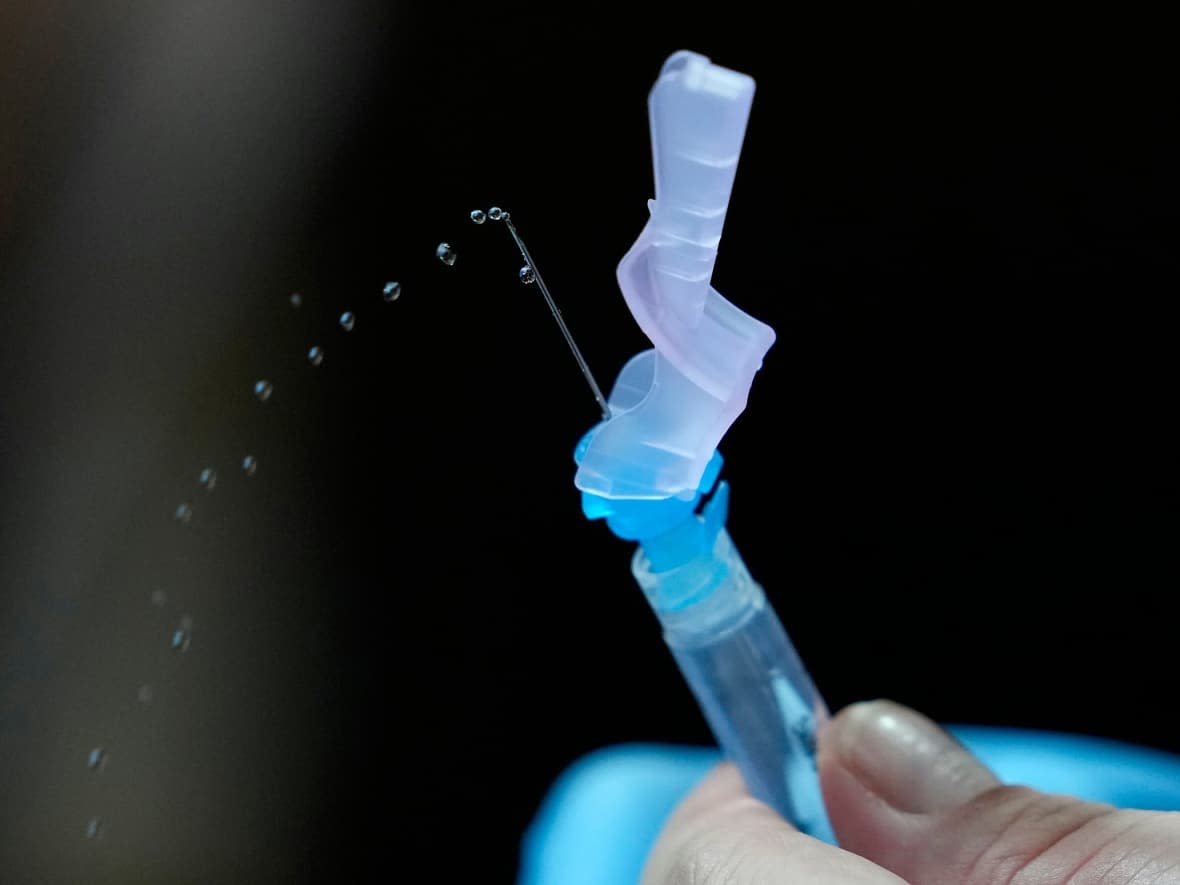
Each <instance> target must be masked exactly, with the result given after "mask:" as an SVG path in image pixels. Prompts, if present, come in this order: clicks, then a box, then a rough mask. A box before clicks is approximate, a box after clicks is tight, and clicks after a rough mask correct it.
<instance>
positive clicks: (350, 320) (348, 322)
mask: <svg viewBox="0 0 1180 885" xmlns="http://www.w3.org/2000/svg"><path fill="white" fill-rule="evenodd" d="M355 325H356V317H355V316H354V315H353V313H352V311H351V310H346V311H344V313H342V314H340V328H341V329H343V330H344V331H345V332H351V331H352V327H353V326H355Z"/></svg>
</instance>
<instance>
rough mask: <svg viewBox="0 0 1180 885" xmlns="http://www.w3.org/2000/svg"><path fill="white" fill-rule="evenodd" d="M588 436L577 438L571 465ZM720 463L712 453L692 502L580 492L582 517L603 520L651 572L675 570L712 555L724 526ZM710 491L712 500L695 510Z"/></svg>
mask: <svg viewBox="0 0 1180 885" xmlns="http://www.w3.org/2000/svg"><path fill="white" fill-rule="evenodd" d="M593 433H594V431H593V430H591V431H590V432H589V433H587V434H586V435H585V436H584V437H582V439H581V440H580V441H579V443H578V445H577V448H575V450H574V461H575V462H576V463H581V460H582V456H583V455H584V454H585V452H586V447H587V445H588V444H589V441H590V439H591V437H592V436H593ZM723 460H724V459H722V457H721V453H720V452H718V451H716V450H714V452H713V456H712V457H711V458H710V459H709V463H708V466H707V467H706V468H705V472H704V473H703V474H702V475H701V481H700V483H699V485H698V486H697V490H696V493H695V494H694V495H693V496H692V497H691V498H643V499H628V498H606V497H603V496H601V495H596V494H594V493H592V492H585V491H584V492H582V513H583V514H584V515H585V516H586V518H587V519H605V520H606V524H607V526H608V527H609V528H610V530H611V531H612V532H614V534H615V535H616V536H617V537H619V538H622V539H623V540H624V541H638V542H639V543H640V545H642V547H643V551H644V553H645V555H646V556H647V558H648V561H649V562H650V563H651V567H652V568H653V569H654V570H655V571H665V570H667V569H671V568H675V567H677V566H679V565H681V564H683V563H685V562H688V561H689V560H690V559H693V558H694V557H697V556H700V555H702V554H706V553H708V552H709V551H711V550H712V549H713V545H714V543H715V542H716V540H717V535H718V534H719V533H720V531H721V529H722V528H724V527H725V518H726V515H727V514H728V512H729V485H728V483H725V482H718V477H719V476H720V475H721V465H722V463H723ZM710 493H712V497H711V498H710V499H709V500H708V501H707V502H706V503H705V505H704V507H700V504H701V500H702V498H704V497H705V496H707V495H709V494H710ZM698 508H699V509H700V512H699V513H698V512H697V511H698Z"/></svg>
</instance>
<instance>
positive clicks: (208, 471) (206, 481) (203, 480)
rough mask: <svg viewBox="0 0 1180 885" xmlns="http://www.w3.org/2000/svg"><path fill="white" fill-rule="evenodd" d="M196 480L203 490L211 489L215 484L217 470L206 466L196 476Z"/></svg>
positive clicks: (209, 490)
mask: <svg viewBox="0 0 1180 885" xmlns="http://www.w3.org/2000/svg"><path fill="white" fill-rule="evenodd" d="M197 482H198V483H200V484H201V487H202V488H204V490H205V491H207V492H211V491H213V487H214V486H215V485H217V471H216V470H214V469H213V468H212V467H206V468H205V469H204V470H202V471H201V473H200V475H199V476H198V477H197Z"/></svg>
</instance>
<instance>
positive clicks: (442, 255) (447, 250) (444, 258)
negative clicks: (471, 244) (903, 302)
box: [434, 243, 459, 267]
mask: <svg viewBox="0 0 1180 885" xmlns="http://www.w3.org/2000/svg"><path fill="white" fill-rule="evenodd" d="M434 254H435V256H437V258H438V260H439V261H441V262H442V263H443V264H445V265H446V266H447V267H451V266H452V265H454V263H455V259H456V258H458V257H459V256H458V255H456V254H455V250H454V249H452V248H451V244H450V243H439V244H438V248H436V249H435V250H434Z"/></svg>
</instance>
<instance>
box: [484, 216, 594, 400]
mask: <svg viewBox="0 0 1180 885" xmlns="http://www.w3.org/2000/svg"><path fill="white" fill-rule="evenodd" d="M485 219H490V220H491V221H499V222H503V224H504V227H505V228H507V230H508V233H509V235H511V237H512V242H514V243H516V248H517V249H518V250H519V251H520V257H521V258H522V259H524V266H523V267H521V269H520V274H519V275H520V281H521V282H522V283H525V284H526V285H536V287H537V288H538V289H540V290H541V295H542V296H543V297H544V299H545V303H546V304H547V305H549V312H550V313H551V314H553V319H554V320H556V322H557V327H558V328H559V329H561V334H562V336H563V337H564V338H565V343H566V344H568V345H569V349H570V353H572V354H573V355H574V359H575V360H576V361H577V363H578V368H579V369H581V371H582V376H583V377H584V378H585V379H586V383H587V384H589V385H590V392H591V393H592V394H594V401H595V402H597V403H598V408H599V409H601V410H602V418H603V420H604V421H605V420H607V419H609V418H610V407H609V406H607V404H606V397H605V396H603V395H602V389H601V388H600V387H599V386H598V382H597V381H595V380H594V373H593V372H591V371H590V365H589V364H588V363H587V362H586V358H585V357H584V356H582V351H581V350H579V349H578V345H577V343H576V342H575V341H574V336H573V335H572V334H571V333H570V330H569V326H567V325H566V324H565V319H564V318H563V317H562V315H561V310H560V309H558V307H557V302H555V301H554V300H553V296H552V295H551V294H550V292H549V287H548V286H546V285H545V280H544V279H543V278H542V277H541V272H540V271H539V270H537V263H536V262H535V261H533V256H532V255H530V254H529V249H528V246H526V245H525V244H524V240H523V239H521V236H520V233H519V232H518V231H517V230H516V225H515V224H513V223H512V216H511V215H509V214H508V212H506V211H504V210H503V209H501V208H500V207H499V206H493V207H492V208H491V209H489V210H488V211H487V213H486V214H485V213H483V212H482V211H481V210H479V209H476V210H474V211H473V212H472V213H471V220H472V221H474V222H475V223H476V224H483V223H484V220H485Z"/></svg>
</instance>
